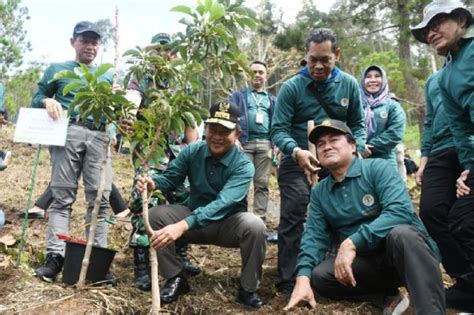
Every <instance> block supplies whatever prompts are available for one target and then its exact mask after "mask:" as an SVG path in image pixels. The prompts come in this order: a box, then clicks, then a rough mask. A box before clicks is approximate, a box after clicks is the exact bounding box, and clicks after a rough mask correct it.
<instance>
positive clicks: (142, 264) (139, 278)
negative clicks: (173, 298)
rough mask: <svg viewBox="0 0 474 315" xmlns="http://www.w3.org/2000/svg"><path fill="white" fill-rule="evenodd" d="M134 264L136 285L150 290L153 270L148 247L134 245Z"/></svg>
mask: <svg viewBox="0 0 474 315" xmlns="http://www.w3.org/2000/svg"><path fill="white" fill-rule="evenodd" d="M133 264H134V267H135V287H137V288H138V289H140V290H142V291H150V290H151V270H150V253H149V249H148V248H146V247H138V246H137V247H134V248H133Z"/></svg>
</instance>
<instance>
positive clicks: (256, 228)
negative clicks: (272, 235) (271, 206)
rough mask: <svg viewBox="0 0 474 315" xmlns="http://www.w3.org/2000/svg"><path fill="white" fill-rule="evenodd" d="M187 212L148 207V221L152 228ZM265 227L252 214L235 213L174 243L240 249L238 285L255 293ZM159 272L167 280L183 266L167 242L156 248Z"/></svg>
mask: <svg viewBox="0 0 474 315" xmlns="http://www.w3.org/2000/svg"><path fill="white" fill-rule="evenodd" d="M190 213H191V210H190V209H189V208H188V207H185V206H181V205H162V206H157V207H153V208H151V209H150V210H149V216H150V224H151V226H152V228H153V229H154V230H155V231H156V230H159V229H161V228H163V227H165V226H167V225H169V224H173V223H176V222H179V221H181V220H183V219H184V218H186V217H187V216H188V215H189V214H190ZM265 232H266V227H265V224H264V223H263V222H262V220H260V219H259V218H258V217H257V216H256V215H254V214H252V213H249V212H239V213H236V214H233V215H231V216H229V217H227V218H225V219H223V220H220V221H217V222H214V223H211V224H209V225H208V226H207V227H205V228H202V229H198V230H191V231H188V232H187V233H185V234H184V235H183V236H182V237H181V238H180V239H179V240H178V241H177V242H176V243H178V244H180V243H191V244H212V245H217V246H222V247H229V248H240V255H241V258H242V268H241V275H240V285H241V286H242V288H243V289H244V290H246V291H249V292H255V291H256V290H257V288H258V286H259V283H260V279H261V278H262V265H263V261H264V259H265V250H266V233H265ZM157 253H158V263H159V269H160V274H161V275H162V276H163V277H164V278H165V279H169V278H172V277H174V276H176V275H177V274H178V273H180V272H181V270H182V269H183V263H182V261H181V259H180V258H179V256H178V254H177V253H176V250H175V244H171V245H170V246H168V247H167V248H165V249H163V250H157Z"/></svg>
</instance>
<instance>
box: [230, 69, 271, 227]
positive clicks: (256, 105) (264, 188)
mask: <svg viewBox="0 0 474 315" xmlns="http://www.w3.org/2000/svg"><path fill="white" fill-rule="evenodd" d="M250 70H251V71H252V72H253V77H252V81H251V84H250V87H246V88H243V89H242V90H239V91H236V92H234V93H233V94H232V95H231V97H230V100H231V102H234V103H235V104H237V105H238V106H239V108H240V126H241V128H242V133H241V135H240V138H239V141H240V144H242V148H243V149H244V152H245V153H246V154H247V156H248V157H249V159H250V160H251V161H252V162H253V165H254V166H255V177H254V180H253V186H254V198H253V212H254V213H255V214H256V215H258V216H259V217H260V218H261V219H262V220H263V221H264V222H266V215H267V206H268V194H269V189H268V180H269V179H270V172H271V169H272V143H271V141H270V125H271V122H272V116H273V110H274V107H275V96H273V95H272V94H271V93H270V92H269V91H267V90H266V89H265V82H266V81H267V64H266V63H265V62H263V61H254V62H252V63H251V64H250Z"/></svg>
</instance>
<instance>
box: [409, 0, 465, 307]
mask: <svg viewBox="0 0 474 315" xmlns="http://www.w3.org/2000/svg"><path fill="white" fill-rule="evenodd" d="M412 33H413V35H414V36H415V38H416V39H417V40H418V41H420V42H422V43H426V44H428V45H430V46H431V47H432V48H433V49H434V50H435V51H436V52H437V53H438V54H439V55H442V56H446V65H445V67H444V69H443V70H442V71H441V73H440V74H439V78H438V83H439V89H440V91H441V95H442V103H443V106H444V111H445V113H446V116H447V118H448V121H449V126H450V130H451V133H452V137H453V140H454V145H455V147H456V152H457V156H458V159H459V163H460V165H461V169H460V173H459V174H457V175H458V178H457V180H456V196H457V200H456V201H455V202H454V204H453V205H452V206H451V209H450V210H449V213H448V215H447V218H445V222H444V223H445V224H446V225H447V226H448V227H449V233H445V237H451V238H452V240H453V242H452V243H451V246H455V247H457V248H458V249H459V251H458V252H459V253H461V255H463V256H464V257H461V258H459V261H463V260H466V259H467V261H468V268H467V269H465V270H464V271H462V274H457V275H455V277H456V284H455V285H454V286H452V287H451V288H449V289H447V291H446V303H447V305H448V306H452V307H456V308H458V309H462V310H465V311H470V312H474V211H473V208H474V192H473V189H474V171H473V170H472V169H473V167H474V26H473V16H472V13H471V12H470V11H469V10H468V9H467V8H466V7H465V6H464V4H463V3H462V2H460V1H457V0H448V1H433V2H431V3H430V4H428V5H427V6H426V8H425V9H424V11H423V21H422V22H421V23H420V24H418V25H416V26H415V27H413V28H412ZM440 219H442V218H441V217H440ZM446 219H447V220H446ZM443 254H444V253H443Z"/></svg>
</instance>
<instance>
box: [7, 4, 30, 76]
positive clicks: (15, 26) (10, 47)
mask: <svg viewBox="0 0 474 315" xmlns="http://www.w3.org/2000/svg"><path fill="white" fill-rule="evenodd" d="M20 3H21V1H20V0H0V79H1V78H2V77H3V76H4V75H5V74H6V73H7V71H9V70H11V69H12V67H18V66H20V65H21V63H22V58H23V53H24V52H25V50H30V49H31V47H30V43H29V42H28V41H27V40H26V31H25V30H24V23H25V21H26V20H28V19H29V18H30V17H29V16H28V9H27V8H26V7H21V6H20Z"/></svg>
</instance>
